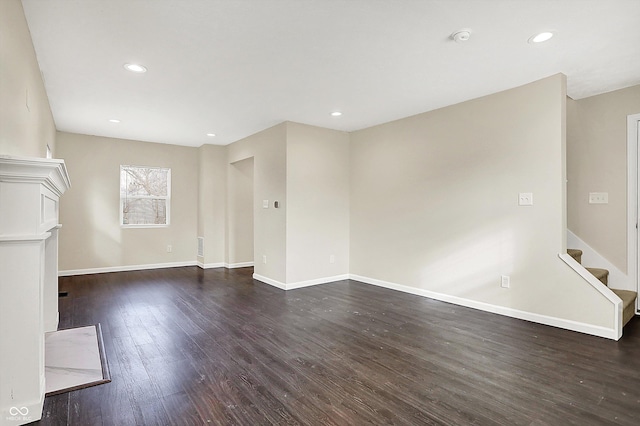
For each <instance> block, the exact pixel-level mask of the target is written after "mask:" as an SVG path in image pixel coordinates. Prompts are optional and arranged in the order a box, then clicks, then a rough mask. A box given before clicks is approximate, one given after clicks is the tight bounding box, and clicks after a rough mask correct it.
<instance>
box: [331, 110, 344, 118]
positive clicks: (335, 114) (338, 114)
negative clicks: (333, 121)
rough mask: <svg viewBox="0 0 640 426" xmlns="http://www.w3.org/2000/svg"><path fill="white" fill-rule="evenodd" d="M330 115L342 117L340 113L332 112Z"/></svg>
mask: <svg viewBox="0 0 640 426" xmlns="http://www.w3.org/2000/svg"><path fill="white" fill-rule="evenodd" d="M331 115H332V116H333V117H340V116H341V115H342V113H341V112H340V111H333V112H332V113H331Z"/></svg>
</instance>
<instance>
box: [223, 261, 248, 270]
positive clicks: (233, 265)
mask: <svg viewBox="0 0 640 426" xmlns="http://www.w3.org/2000/svg"><path fill="white" fill-rule="evenodd" d="M250 266H253V262H240V263H225V264H224V267H225V268H227V269H235V268H248V267H250Z"/></svg>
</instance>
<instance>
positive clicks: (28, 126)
mask: <svg viewBox="0 0 640 426" xmlns="http://www.w3.org/2000/svg"><path fill="white" fill-rule="evenodd" d="M0 64H1V66H2V69H1V71H0V155H3V154H4V155H14V156H22V157H45V156H46V152H47V145H49V146H50V147H51V149H52V150H54V152H55V134H56V128H55V123H54V121H53V116H52V115H51V109H50V108H49V100H48V98H47V94H46V92H45V89H44V83H43V82H42V76H41V75H40V68H39V66H38V60H37V58H36V53H35V50H34V49H33V42H32V41H31V34H30V33H29V27H28V26H27V21H26V19H25V17H24V12H23V10H22V3H20V0H1V1H0Z"/></svg>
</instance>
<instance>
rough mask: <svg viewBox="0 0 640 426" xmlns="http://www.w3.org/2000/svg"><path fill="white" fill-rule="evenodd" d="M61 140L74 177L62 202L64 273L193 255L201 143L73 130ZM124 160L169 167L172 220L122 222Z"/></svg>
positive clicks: (61, 151) (61, 150)
mask: <svg viewBox="0 0 640 426" xmlns="http://www.w3.org/2000/svg"><path fill="white" fill-rule="evenodd" d="M57 143H58V147H57V150H58V156H59V157H60V158H62V159H64V160H65V162H66V164H67V169H68V172H69V175H70V176H71V179H72V181H73V186H72V187H71V189H69V190H68V191H67V192H66V193H65V195H64V197H62V199H61V203H60V221H61V223H62V224H63V228H62V229H61V230H60V267H59V269H60V270H61V271H65V270H79V269H80V270H82V269H90V268H110V267H121V266H132V265H148V264H159V263H173V262H194V261H195V255H196V248H197V246H196V241H197V240H196V235H197V226H198V224H197V220H198V215H197V205H198V157H197V155H198V149H197V148H191V147H183V146H176V145H164V144H156V143H147V142H137V141H129V140H121V139H111V138H104V137H97V136H87V135H77V134H71V133H58V135H57ZM121 165H139V166H154V167H170V168H171V186H172V190H171V196H172V198H171V224H170V226H168V227H163V228H152V229H140V228H138V229H135V228H122V227H121V226H120V224H119V221H120V198H119V197H120V189H119V185H120V183H119V182H120V166H121ZM167 245H171V246H172V252H171V253H167Z"/></svg>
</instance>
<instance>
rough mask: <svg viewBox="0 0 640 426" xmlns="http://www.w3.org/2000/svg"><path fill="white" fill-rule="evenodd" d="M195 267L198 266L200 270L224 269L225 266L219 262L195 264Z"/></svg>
mask: <svg viewBox="0 0 640 426" xmlns="http://www.w3.org/2000/svg"><path fill="white" fill-rule="evenodd" d="M196 266H198V268H202V269H212V268H224V266H225V264H224V263H222V262H219V263H202V262H197V263H196Z"/></svg>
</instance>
